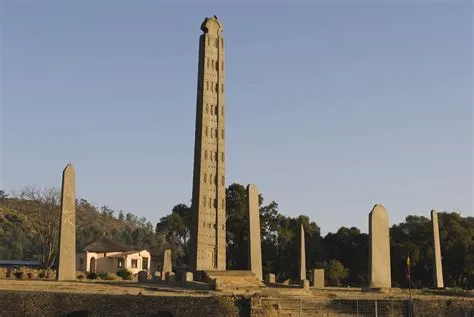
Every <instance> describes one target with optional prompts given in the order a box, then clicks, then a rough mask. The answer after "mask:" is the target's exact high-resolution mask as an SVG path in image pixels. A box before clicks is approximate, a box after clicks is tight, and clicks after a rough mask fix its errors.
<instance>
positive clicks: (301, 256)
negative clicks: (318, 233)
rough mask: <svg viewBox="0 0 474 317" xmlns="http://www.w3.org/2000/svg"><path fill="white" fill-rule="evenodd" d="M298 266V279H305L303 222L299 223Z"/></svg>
mask: <svg viewBox="0 0 474 317" xmlns="http://www.w3.org/2000/svg"><path fill="white" fill-rule="evenodd" d="M299 266H300V272H299V273H300V274H299V276H298V277H299V279H300V281H304V280H306V245H305V240H304V228H303V224H301V225H300V259H299Z"/></svg>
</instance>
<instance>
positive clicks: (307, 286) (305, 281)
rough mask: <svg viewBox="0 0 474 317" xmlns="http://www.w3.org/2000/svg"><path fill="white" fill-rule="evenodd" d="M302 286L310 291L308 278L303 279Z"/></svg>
mask: <svg viewBox="0 0 474 317" xmlns="http://www.w3.org/2000/svg"><path fill="white" fill-rule="evenodd" d="M300 286H301V287H302V288H303V289H304V290H305V291H309V281H308V280H301V281H300Z"/></svg>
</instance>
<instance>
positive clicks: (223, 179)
mask: <svg viewBox="0 0 474 317" xmlns="http://www.w3.org/2000/svg"><path fill="white" fill-rule="evenodd" d="M224 183H225V177H224V176H222V185H224Z"/></svg>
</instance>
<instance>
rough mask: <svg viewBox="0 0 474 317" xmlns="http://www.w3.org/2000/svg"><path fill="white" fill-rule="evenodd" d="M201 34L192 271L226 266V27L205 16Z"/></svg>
mask: <svg viewBox="0 0 474 317" xmlns="http://www.w3.org/2000/svg"><path fill="white" fill-rule="evenodd" d="M201 30H202V31H203V32H204V34H202V35H201V36H200V38H199V65H198V80H197V102H196V131H195V143H194V172H193V194H192V204H191V210H192V211H191V212H192V221H193V225H192V232H191V250H190V257H191V258H190V268H191V270H192V271H204V270H225V269H226V228H225V221H226V214H225V208H226V203H225V142H224V136H225V134H224V132H225V118H224V108H225V107H224V104H225V102H224V88H225V85H224V81H225V79H224V78H225V76H224V38H223V37H222V31H223V30H224V27H223V25H222V23H221V22H220V21H219V20H218V19H217V17H216V16H214V17H212V18H206V19H205V20H204V22H203V23H202V25H201Z"/></svg>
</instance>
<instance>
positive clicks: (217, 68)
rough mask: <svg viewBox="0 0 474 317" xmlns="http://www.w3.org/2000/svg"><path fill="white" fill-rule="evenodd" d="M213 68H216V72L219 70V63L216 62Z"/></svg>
mask: <svg viewBox="0 0 474 317" xmlns="http://www.w3.org/2000/svg"><path fill="white" fill-rule="evenodd" d="M215 68H216V70H219V62H218V61H216V64H215Z"/></svg>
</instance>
